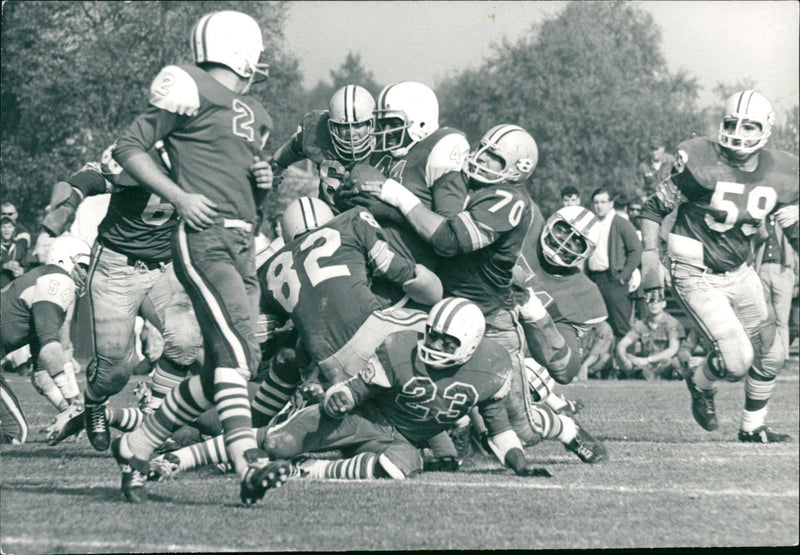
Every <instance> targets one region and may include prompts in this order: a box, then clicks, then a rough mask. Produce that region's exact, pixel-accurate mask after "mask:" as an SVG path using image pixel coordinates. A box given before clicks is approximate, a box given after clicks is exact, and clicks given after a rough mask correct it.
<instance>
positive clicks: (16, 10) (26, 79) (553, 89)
mask: <svg viewBox="0 0 800 555" xmlns="http://www.w3.org/2000/svg"><path fill="white" fill-rule="evenodd" d="M218 9H237V10H240V11H243V12H246V13H249V14H250V15H252V16H253V17H255V18H256V20H258V21H259V22H260V23H261V27H262V30H263V32H264V41H265V46H266V52H267V55H268V61H269V64H270V79H269V80H268V81H267V82H266V83H265V84H260V85H255V86H254V87H253V90H252V94H253V95H254V96H256V97H257V98H258V99H259V100H260V101H261V102H262V103H263V104H264V105H265V106H266V108H267V109H268V111H269V112H270V114H271V115H272V117H273V119H274V121H275V129H274V130H273V132H272V135H271V138H270V141H269V143H268V145H267V150H268V151H270V152H271V151H273V150H275V149H276V148H277V147H278V146H280V144H281V143H283V142H284V141H285V140H286V139H288V138H289V137H290V136H291V134H292V133H293V132H294V130H295V129H296V126H297V123H298V122H299V121H300V119H301V117H302V115H303V114H304V113H305V112H307V111H308V110H311V109H320V108H326V107H327V103H328V99H329V98H330V96H331V94H332V93H333V91H335V90H336V89H337V88H339V87H341V86H342V85H344V84H347V83H357V84H360V85H362V86H364V87H366V88H367V89H368V90H369V91H370V92H372V93H373V94H375V95H376V96H377V94H378V92H379V91H380V89H381V88H382V87H383V86H385V85H387V84H389V83H379V82H377V81H376V80H375V78H374V76H373V73H372V72H371V71H370V70H369V68H365V67H364V66H363V64H362V61H361V57H360V55H359V53H357V52H351V53H350V54H348V56H347V57H346V59H345V60H343V62H342V64H341V66H340V67H338V68H332V69H331V71H330V79H329V80H321V81H319V82H318V83H317V84H316V85H315V86H314V87H312V88H311V89H310V90H305V89H304V88H303V86H302V75H301V73H300V70H299V63H298V60H297V58H296V57H295V56H294V55H293V54H292V52H290V51H289V50H288V49H287V46H286V43H285V38H284V27H285V22H286V20H287V15H288V10H289V9H290V6H289V5H288V3H286V2H247V1H241V2H199V1H198V2H74V1H71V2H39V1H26V2H19V1H11V2H5V3H4V4H3V7H2V60H1V62H2V74H1V78H0V81H1V83H0V93H1V95H2V96H1V97H0V108H1V109H2V126H1V127H2V135H1V137H0V138H1V139H2V143H1V148H2V150H1V152H0V157H1V158H0V160H1V162H2V164H1V168H0V183H1V184H2V198H3V200H9V201H11V202H13V203H14V204H16V205H17V208H18V210H19V212H20V219H21V221H22V222H23V223H25V224H26V225H28V226H29V227H31V228H35V225H36V222H37V212H38V213H39V214H41V211H42V208H43V207H44V206H45V205H46V204H47V202H48V200H49V195H50V189H51V187H52V185H53V184H54V183H55V182H56V181H58V180H60V179H64V178H65V177H66V176H68V175H69V174H70V173H72V172H73V171H76V170H77V169H79V168H80V167H81V166H82V165H83V163H84V162H86V161H88V160H94V159H97V158H98V157H99V155H100V153H101V152H102V151H103V149H104V148H105V147H106V146H107V145H108V144H110V143H111V142H113V140H114V138H115V136H116V135H117V134H118V133H119V132H120V131H121V130H122V129H123V128H124V127H125V126H126V125H127V124H129V123H130V121H131V120H132V119H133V118H134V117H135V116H136V114H138V113H139V112H140V111H141V110H142V109H143V108H144V107H145V105H146V103H147V91H148V86H149V84H150V81H151V80H152V78H153V77H154V76H155V75H156V74H157V73H158V71H159V69H160V68H161V67H163V66H164V65H167V64H174V63H191V51H190V48H189V43H188V41H189V32H190V30H191V27H192V25H193V23H194V22H195V21H196V20H197V19H198V18H199V17H200V16H201V15H202V14H204V13H207V12H209V11H212V10H218ZM427 84H428V85H430V86H432V87H433V88H434V90H435V91H436V92H437V94H438V96H439V99H440V111H441V123H442V125H448V126H451V127H455V128H458V129H461V130H463V131H464V132H466V133H467V135H468V137H469V139H470V142H471V144H473V145H475V144H476V143H477V140H478V139H479V138H480V136H481V135H482V133H483V132H484V131H486V130H487V129H489V128H490V127H492V126H494V125H496V124H499V123H515V124H518V125H521V126H523V127H525V128H527V129H528V130H530V131H531V133H532V134H533V135H534V137H535V138H536V140H537V143H538V144H539V149H540V161H539V166H538V168H537V170H536V172H535V173H534V176H533V178H532V180H531V182H530V183H529V190H530V192H531V195H532V196H533V198H534V200H536V201H537V202H538V203H539V204H540V205H541V206H542V208H543V210H544V211H545V213H550V212H551V211H552V210H554V209H555V208H557V207H558V206H559V203H560V200H559V190H560V189H561V188H562V187H564V186H566V185H573V186H575V187H577V188H578V189H579V190H581V191H582V193H583V196H584V199H588V196H589V193H590V191H591V190H593V189H594V188H596V187H599V186H605V187H609V188H611V190H613V191H618V192H621V193H625V192H627V191H629V190H630V188H631V187H632V185H633V179H634V172H635V169H636V165H637V163H638V162H639V161H640V160H642V159H644V158H645V156H646V155H647V154H648V152H647V147H648V141H649V139H650V137H653V136H658V137H661V138H663V140H664V142H665V144H666V147H667V149H668V151H669V150H672V149H674V148H675V147H676V146H677V144H678V143H679V142H680V141H681V140H684V139H687V138H689V137H692V136H694V135H704V134H715V133H716V129H717V126H718V125H719V124H718V121H719V116H720V114H719V111H720V110H721V108H722V104H723V101H724V99H725V98H726V96H727V95H728V94H730V93H732V92H734V91H735V90H739V89H741V88H758V84H757V83H752V82H746V81H743V82H740V83H719V84H718V85H717V87H716V88H715V90H714V92H715V93H716V94H717V96H718V97H719V104H718V105H716V106H713V107H706V108H702V109H701V108H699V107H698V105H697V104H698V93H699V85H698V82H697V79H696V78H695V77H694V76H692V75H689V74H687V73H684V72H678V73H671V72H670V71H669V69H668V67H667V64H666V61H665V59H664V56H663V55H662V53H661V33H660V30H659V28H658V26H657V25H656V24H655V23H654V21H653V19H652V17H651V16H650V15H649V14H648V13H646V12H644V11H642V10H641V9H638V8H637V7H636V6H635V5H632V4H627V3H624V2H613V3H611V2H609V3H606V2H598V3H582V2H574V3H571V4H568V5H567V6H566V8H565V9H564V10H563V11H562V12H560V13H559V14H557V15H555V16H553V17H552V18H550V19H548V20H546V21H544V22H543V23H541V24H538V25H532V26H531V28H530V32H529V33H528V34H527V36H525V37H523V38H522V39H519V40H517V41H508V40H506V41H504V42H502V43H501V44H498V45H495V46H494V47H493V50H492V52H491V54H490V55H489V56H487V57H486V58H485V59H484V60H483V62H482V64H481V65H480V66H479V67H478V68H477V69H469V70H464V71H461V72H457V73H451V74H450V76H449V77H447V78H446V79H445V80H443V81H442V82H439V83H427ZM768 148H779V149H783V150H788V151H789V152H792V153H794V154H795V155H797V154H798V150H799V148H798V107H797V105H795V106H794V107H793V108H792V109H791V110H789V113H786V114H778V125H777V126H776V128H775V129H774V131H773V135H772V138H771V139H770V144H769V145H768ZM310 171H311V168H310V167H309V166H308V165H306V166H305V167H303V166H300V167H299V168H297V169H294V168H293V169H292V171H291V172H290V178H288V179H287V180H286V181H285V183H284V185H283V186H282V187H281V191H280V194H275V195H273V196H272V198H270V199H269V201H268V202H269V205H268V206H269V212H270V213H271V215H272V216H273V217H274V216H275V215H276V214H277V213H279V212H281V211H282V207H283V206H285V204H286V202H288V201H289V200H290V199H292V198H294V197H296V196H298V195H300V194H308V193H312V194H313V192H314V191H315V190H316V185H315V178H314V176H313V174H311V173H309V172H310Z"/></svg>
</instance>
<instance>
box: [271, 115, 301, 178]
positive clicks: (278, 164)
mask: <svg viewBox="0 0 800 555" xmlns="http://www.w3.org/2000/svg"><path fill="white" fill-rule="evenodd" d="M305 159H306V155H305V151H304V150H303V128H302V126H301V127H298V128H297V131H296V132H295V134H294V135H292V136H291V138H290V139H289V140H287V141H286V142H285V143H283V144H282V145H281V146H279V147H278V150H276V151H275V154H273V155H272V158H271V159H270V162H271V163H272V164H273V169H274V171H275V172H276V173H283V171H284V170H285V169H286V168H288V167H289V166H291V165H292V164H294V163H295V162H299V161H300V160H305Z"/></svg>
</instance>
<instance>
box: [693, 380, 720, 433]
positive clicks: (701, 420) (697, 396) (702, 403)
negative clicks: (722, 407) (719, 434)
mask: <svg viewBox="0 0 800 555" xmlns="http://www.w3.org/2000/svg"><path fill="white" fill-rule="evenodd" d="M686 387H688V388H689V393H691V394H692V416H694V420H695V422H697V423H698V424H700V426H701V427H702V428H703V429H704V430H707V431H709V432H713V431H714V430H716V429H717V428H718V427H719V422H717V411H716V409H715V408H714V395H716V394H717V392H716V390H714V389H698V388H697V387H696V386H695V385H694V382H693V381H692V378H691V377H687V378H686Z"/></svg>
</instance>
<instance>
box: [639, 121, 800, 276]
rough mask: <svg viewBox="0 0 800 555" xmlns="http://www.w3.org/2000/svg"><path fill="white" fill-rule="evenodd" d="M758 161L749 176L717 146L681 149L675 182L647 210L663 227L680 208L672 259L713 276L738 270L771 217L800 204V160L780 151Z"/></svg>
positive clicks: (704, 142) (701, 141) (702, 143)
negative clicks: (665, 219)
mask: <svg viewBox="0 0 800 555" xmlns="http://www.w3.org/2000/svg"><path fill="white" fill-rule="evenodd" d="M758 156H759V157H758V167H757V168H756V170H755V171H753V172H745V171H742V170H741V169H739V168H737V167H734V166H731V165H730V163H729V162H728V161H727V159H726V158H725V155H724V153H723V152H722V150H721V147H720V146H719V145H718V144H717V143H716V141H712V140H710V139H708V138H704V137H699V138H695V139H690V140H688V141H685V142H683V143H681V144H680V145H678V154H677V156H676V157H675V163H674V165H673V168H672V175H671V178H670V179H668V180H666V181H664V182H662V183H661V185H660V186H659V189H658V191H657V192H656V194H655V195H653V196H652V197H650V199H648V201H647V203H645V206H644V207H643V210H642V217H644V218H647V219H650V220H654V221H658V222H660V221H661V218H662V217H663V216H664V215H665V214H667V213H668V212H670V211H671V210H672V209H673V208H674V207H675V206H676V205H678V214H677V218H676V220H675V226H674V227H673V229H672V233H671V234H670V236H669V240H668V251H669V255H670V257H671V258H673V259H675V260H679V261H681V262H685V263H687V264H691V265H694V266H698V267H704V268H708V269H709V270H711V271H713V272H726V271H728V270H732V269H734V268H737V267H739V266H741V265H742V264H743V263H745V262H746V261H747V257H748V255H749V253H750V240H751V238H752V235H753V234H754V233H755V231H756V228H757V227H758V226H759V225H760V224H761V222H763V221H764V218H765V217H766V216H767V214H769V213H771V212H772V211H773V210H775V209H776V208H779V207H781V206H784V205H787V204H795V203H797V202H798V159H797V157H795V156H792V155H790V154H787V153H785V152H780V151H774V150H761V151H760V152H759V155H758Z"/></svg>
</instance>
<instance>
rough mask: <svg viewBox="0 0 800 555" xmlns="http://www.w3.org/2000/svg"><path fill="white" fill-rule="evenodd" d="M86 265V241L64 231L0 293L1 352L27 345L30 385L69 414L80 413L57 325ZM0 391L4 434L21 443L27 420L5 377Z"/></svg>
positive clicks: (75, 385) (80, 284) (80, 283)
mask: <svg viewBox="0 0 800 555" xmlns="http://www.w3.org/2000/svg"><path fill="white" fill-rule="evenodd" d="M88 265H89V245H87V244H86V243H84V242H83V241H81V240H80V239H78V238H77V237H71V236H68V235H65V236H62V237H59V238H58V239H56V240H55V241H54V242H53V244H52V245H51V247H50V252H49V254H48V257H47V259H46V261H45V264H44V265H43V266H37V267H36V268H34V269H33V270H31V271H29V272H27V273H25V274H23V275H22V276H20V277H18V278H17V279H15V280H14V281H12V282H11V283H9V284H8V285H7V286H6V287H4V288H3V290H2V293H0V295H1V296H2V298H1V299H0V310H2V322H3V325H2V329H1V330H0V332H1V334H2V346H0V349H1V350H0V358H2V356H5V354H6V353H8V352H12V351H14V350H16V349H19V348H20V347H22V346H23V345H30V349H31V357H32V361H33V364H34V373H33V374H32V376H31V378H32V382H33V384H34V387H36V389H37V391H39V392H40V393H41V394H42V395H44V396H45V397H47V399H48V400H49V401H50V402H51V403H52V404H53V405H54V406H55V407H56V408H57V409H58V410H59V411H61V412H62V413H68V414H69V416H70V417H71V416H73V415H74V414H75V413H77V414H79V410H80V408H79V404H80V403H79V401H80V391H79V389H78V383H77V381H76V380H75V374H74V370H73V368H72V361H70V360H66V359H65V356H64V348H63V346H62V343H61V338H62V328H63V325H64V321H65V319H66V315H67V313H68V312H69V311H70V309H71V307H72V304H73V303H74V301H75V290H76V287H83V285H84V284H85V282H86V271H87V268H88ZM76 284H77V286H76ZM0 379H2V378H0ZM0 393H2V395H1V396H0V401H1V402H0V422H2V435H3V438H4V439H6V438H7V439H8V440H9V441H10V442H12V443H17V444H21V443H25V440H26V439H27V436H28V424H27V421H26V420H25V415H24V414H23V412H22V408H21V407H20V405H19V402H18V401H17V398H16V397H15V396H14V394H13V392H12V391H11V389H10V388H9V386H8V384H7V383H6V381H5V380H2V391H1V392H0Z"/></svg>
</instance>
